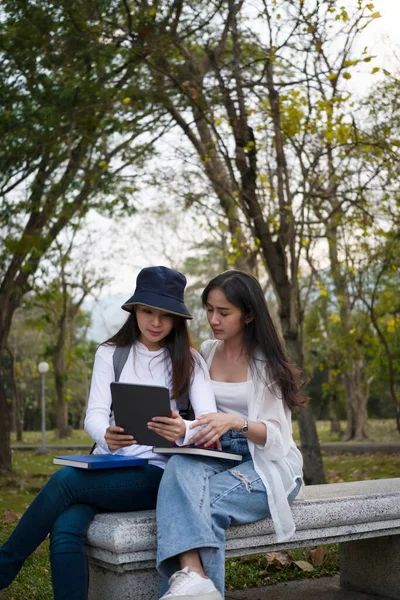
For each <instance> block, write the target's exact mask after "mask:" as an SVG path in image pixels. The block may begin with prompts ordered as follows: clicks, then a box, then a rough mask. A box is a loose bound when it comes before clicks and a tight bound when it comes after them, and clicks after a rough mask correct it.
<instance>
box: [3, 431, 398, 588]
mask: <svg viewBox="0 0 400 600" xmlns="http://www.w3.org/2000/svg"><path fill="white" fill-rule="evenodd" d="M383 431H384V427H383V426H382V427H380V426H379V427H375V429H374V432H375V433H374V435H375V436H376V441H380V439H379V436H381V435H383ZM78 433H79V435H80V438H79V439H80V440H81V441H79V442H78V441H76V437H75V434H74V442H73V443H84V442H82V439H84V438H83V437H82V435H81V432H78ZM34 435H35V434H32V438H30V439H31V440H35V437H34ZM36 435H37V436H38V437H37V439H38V440H39V442H40V434H36ZM28 437H30V435H29V436H28V434H27V435H26V442H27V443H34V442H32V441H28ZM385 441H388V440H386V439H385ZM39 442H38V443H39ZM49 443H50V438H49ZM69 443H71V439H70V440H69ZM66 445H67V444H66ZM62 452H63V454H72V453H73V452H72V451H70V450H67V449H66V450H63V451H62ZM324 465H325V472H326V476H327V479H328V481H329V482H330V483H333V482H338V481H356V480H360V479H382V478H387V477H400V454H390V455H384V454H378V453H377V454H360V455H355V454H338V455H332V454H329V455H325V456H324ZM13 468H14V474H11V475H9V476H7V477H0V543H1V542H2V541H4V540H5V539H6V538H7V536H8V535H9V534H10V532H11V531H12V530H13V528H14V526H15V523H4V522H3V520H2V519H3V517H2V516H3V515H4V512H5V511H8V510H12V511H14V512H16V513H18V514H21V513H22V512H23V511H24V510H25V509H26V508H27V506H28V505H29V504H30V502H31V501H32V500H33V498H34V497H35V496H36V494H37V492H38V491H39V490H40V488H41V487H42V486H43V484H44V483H45V482H46V481H47V479H48V477H49V476H50V475H51V473H53V472H54V471H55V470H56V469H57V468H59V467H56V466H55V465H53V464H52V454H51V453H48V454H45V455H41V454H37V453H34V452H31V451H14V452H13ZM310 569H311V570H310ZM336 572H338V549H337V546H335V545H331V546H325V547H324V548H323V549H318V550H317V552H313V551H312V550H310V549H298V550H292V551H290V555H283V556H282V555H280V554H279V553H278V556H276V555H275V554H274V553H267V554H260V555H255V556H248V557H242V558H237V559H230V560H229V561H227V571H226V581H227V589H243V588H245V587H254V586H262V585H269V584H273V583H277V582H279V581H283V580H286V581H287V580H292V579H298V578H304V577H320V576H323V575H331V574H333V573H336ZM3 598H4V600H52V598H53V594H52V590H51V583H50V567H49V560H48V541H45V542H43V544H42V545H41V546H40V548H38V550H37V551H36V552H35V553H34V554H33V555H32V557H30V559H29V560H27V561H26V563H25V565H24V567H23V569H22V570H21V572H20V574H19V575H18V577H17V578H16V580H15V581H14V583H13V584H12V585H11V586H10V588H8V589H7V590H6V591H5V592H4V596H3Z"/></svg>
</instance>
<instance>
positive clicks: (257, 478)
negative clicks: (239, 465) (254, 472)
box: [210, 471, 261, 506]
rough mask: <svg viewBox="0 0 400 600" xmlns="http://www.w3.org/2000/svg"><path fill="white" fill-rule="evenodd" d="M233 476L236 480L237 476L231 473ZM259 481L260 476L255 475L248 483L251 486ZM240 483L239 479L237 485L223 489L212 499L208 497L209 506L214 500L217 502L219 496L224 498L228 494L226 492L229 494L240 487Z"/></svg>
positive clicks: (219, 498)
mask: <svg viewBox="0 0 400 600" xmlns="http://www.w3.org/2000/svg"><path fill="white" fill-rule="evenodd" d="M229 473H231V474H232V472H231V471H229ZM233 477H234V478H235V479H236V480H237V481H238V478H237V477H235V476H234V475H233ZM259 481H261V477H256V478H255V479H254V480H253V481H252V482H251V483H250V485H251V486H253V485H254V484H255V483H257V482H259ZM241 485H242V482H241V481H238V483H237V485H235V486H233V487H230V488H229V489H228V490H225V491H224V492H223V493H222V494H219V495H218V496H216V497H215V498H214V499H213V500H211V499H210V506H213V505H214V504H215V502H218V500H221V498H225V496H228V494H230V493H231V492H235V491H236V490H237V489H238V488H240V487H241Z"/></svg>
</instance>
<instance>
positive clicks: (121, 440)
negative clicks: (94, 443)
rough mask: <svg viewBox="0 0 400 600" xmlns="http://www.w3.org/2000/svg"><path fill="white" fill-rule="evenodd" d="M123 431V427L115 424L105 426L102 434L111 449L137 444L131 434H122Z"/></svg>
mask: <svg viewBox="0 0 400 600" xmlns="http://www.w3.org/2000/svg"><path fill="white" fill-rule="evenodd" d="M123 432H124V429H123V427H117V426H116V425H110V427H107V429H106V432H105V434H104V439H105V440H106V444H107V446H108V447H109V449H110V450H111V451H114V450H119V449H120V448H126V447H127V446H132V445H133V444H137V441H136V440H135V439H134V437H133V435H123Z"/></svg>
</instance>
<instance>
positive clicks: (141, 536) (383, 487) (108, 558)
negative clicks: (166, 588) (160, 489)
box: [87, 478, 400, 571]
mask: <svg viewBox="0 0 400 600" xmlns="http://www.w3.org/2000/svg"><path fill="white" fill-rule="evenodd" d="M292 512H293V517H294V521H295V523H296V532H295V534H294V536H293V538H292V539H291V540H290V541H289V542H284V543H283V544H278V543H277V542H276V540H275V534H274V529H273V525H272V521H271V519H270V518H266V519H261V520H259V521H256V522H254V523H249V524H247V525H237V526H232V527H230V528H229V529H228V531H227V556H228V557H229V556H243V555H246V554H254V553H257V552H263V551H271V550H279V549H284V548H285V549H289V548H299V547H301V546H314V545H320V544H327V543H334V542H345V541H355V540H361V539H366V538H375V537H380V536H387V535H399V534H400V478H395V479H377V480H372V481H357V482H351V483H332V484H324V485H315V486H308V487H306V488H305V489H304V497H303V498H301V499H296V500H295V501H294V503H293V505H292ZM87 544H88V545H87V552H88V554H89V556H90V557H91V558H92V559H94V560H95V562H97V563H98V564H108V565H110V567H111V565H113V567H114V568H116V569H117V570H118V571H120V570H124V565H126V567H127V568H129V569H132V568H135V564H137V566H138V568H139V566H140V567H143V566H145V565H146V564H147V565H149V566H150V565H154V561H155V555H156V523H155V511H138V512H132V513H102V514H99V515H97V516H96V517H95V519H94V521H93V523H92V524H91V525H90V527H89V530H88V535H87ZM128 565H129V567H128Z"/></svg>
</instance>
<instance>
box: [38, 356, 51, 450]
mask: <svg viewBox="0 0 400 600" xmlns="http://www.w3.org/2000/svg"><path fill="white" fill-rule="evenodd" d="M48 370H49V365H48V364H47V362H44V361H43V362H40V363H39V364H38V371H39V373H40V376H41V379H42V401H41V409H42V446H41V448H40V451H41V452H46V399H45V396H44V390H45V377H46V373H47V371H48Z"/></svg>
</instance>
